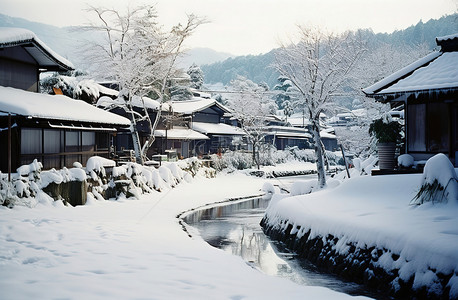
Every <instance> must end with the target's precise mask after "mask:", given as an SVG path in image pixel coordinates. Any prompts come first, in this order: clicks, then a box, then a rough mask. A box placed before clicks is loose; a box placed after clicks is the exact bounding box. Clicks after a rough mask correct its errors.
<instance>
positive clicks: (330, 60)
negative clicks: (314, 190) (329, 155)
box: [274, 26, 365, 187]
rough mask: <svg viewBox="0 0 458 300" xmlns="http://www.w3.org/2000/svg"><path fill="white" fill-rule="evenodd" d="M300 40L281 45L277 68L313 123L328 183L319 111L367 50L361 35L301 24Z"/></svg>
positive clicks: (320, 165) (321, 168) (319, 165)
mask: <svg viewBox="0 0 458 300" xmlns="http://www.w3.org/2000/svg"><path fill="white" fill-rule="evenodd" d="M298 28H299V42H298V43H291V44H289V45H281V47H280V49H279V51H278V52H277V54H276V60H275V63H274V67H275V69H276V70H277V71H278V72H279V73H280V75H281V76H283V77H285V78H287V79H289V80H290V81H291V84H292V89H293V90H294V92H295V94H296V97H295V98H296V99H297V100H296V101H298V103H299V105H300V106H301V107H302V109H303V112H304V113H305V115H306V116H307V117H308V119H309V120H310V123H311V133H312V135H313V140H314V144H315V153H316V157H317V171H318V181H319V184H320V187H324V186H325V185H326V174H325V169H324V149H323V147H322V142H321V136H320V121H319V119H320V114H321V113H322V112H324V111H325V110H327V109H329V106H330V105H332V101H331V99H332V95H333V94H334V93H336V92H337V91H338V90H339V89H340V87H341V85H342V83H343V82H344V81H345V79H346V76H348V75H349V73H350V71H351V70H352V68H354V66H355V64H356V62H357V61H358V59H359V58H360V57H361V55H362V54H363V53H364V51H365V47H364V46H363V43H362V41H361V39H360V38H359V36H358V35H357V34H355V33H351V32H347V33H345V34H342V35H335V34H332V33H327V32H323V31H321V30H320V29H317V28H309V27H302V26H299V27H298Z"/></svg>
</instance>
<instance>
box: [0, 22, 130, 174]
mask: <svg viewBox="0 0 458 300" xmlns="http://www.w3.org/2000/svg"><path fill="white" fill-rule="evenodd" d="M71 69H73V66H72V64H71V63H70V62H68V61H67V60H65V59H64V58H62V57H60V56H59V55H58V54H56V53H54V52H53V51H52V50H51V49H49V48H48V47H47V46H46V45H45V44H44V43H43V42H42V41H40V40H39V39H38V38H37V37H36V35H35V34H34V33H32V32H31V31H28V30H25V29H19V28H0V170H1V171H2V172H7V171H11V170H12V171H14V170H16V168H17V167H19V166H20V165H23V164H29V163H30V162H32V161H33V160H34V159H37V160H38V161H40V162H41V163H42V164H43V166H44V168H45V169H49V168H62V167H64V166H67V167H69V166H72V165H73V163H74V162H75V161H78V162H81V163H83V164H84V163H85V162H86V160H87V158H89V157H90V156H93V155H101V156H106V157H108V156H109V149H110V146H111V145H112V144H111V142H112V134H113V133H115V132H116V131H117V130H118V129H119V128H120V127H126V126H129V124H130V123H129V120H127V119H126V118H123V117H121V116H117V115H114V114H111V113H109V112H106V111H103V110H101V109H98V108H96V107H94V106H92V105H89V104H87V103H85V102H84V101H80V100H73V99H71V98H68V97H66V96H63V95H47V94H40V93H38V85H39V74H40V73H41V72H44V71H67V70H71Z"/></svg>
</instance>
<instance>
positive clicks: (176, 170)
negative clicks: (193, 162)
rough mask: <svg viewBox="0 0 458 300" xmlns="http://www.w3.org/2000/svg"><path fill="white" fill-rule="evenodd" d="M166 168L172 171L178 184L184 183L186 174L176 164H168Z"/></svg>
mask: <svg viewBox="0 0 458 300" xmlns="http://www.w3.org/2000/svg"><path fill="white" fill-rule="evenodd" d="M165 166H166V167H167V168H169V169H170V172H172V175H173V176H174V177H175V178H176V180H177V181H178V182H181V181H183V177H184V172H183V170H182V169H181V168H180V167H178V165H177V164H176V163H168V164H165Z"/></svg>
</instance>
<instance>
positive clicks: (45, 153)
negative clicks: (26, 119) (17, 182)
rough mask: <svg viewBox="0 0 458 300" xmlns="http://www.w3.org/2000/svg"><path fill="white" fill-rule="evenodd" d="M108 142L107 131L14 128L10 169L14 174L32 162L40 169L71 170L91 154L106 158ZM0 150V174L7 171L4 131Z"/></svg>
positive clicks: (0, 137)
mask: <svg viewBox="0 0 458 300" xmlns="http://www.w3.org/2000/svg"><path fill="white" fill-rule="evenodd" d="M2 123H3V122H2ZM110 142H111V141H110V134H109V133H107V132H94V131H83V130H68V129H52V128H40V127H14V128H13V129H12V143H11V146H12V148H11V153H12V160H11V168H12V171H13V172H15V171H16V169H17V168H18V167H20V166H21V165H25V164H30V163H31V162H32V161H33V160H34V159H37V160H38V161H39V162H41V163H42V164H43V168H44V169H51V168H56V169H60V168H62V167H72V166H73V163H74V162H81V163H82V164H85V163H86V161H87V159H88V158H89V157H91V156H94V155H98V156H103V157H108V156H109V145H110ZM0 151H1V155H0V168H1V172H7V171H8V156H7V153H8V130H2V131H1V132H0Z"/></svg>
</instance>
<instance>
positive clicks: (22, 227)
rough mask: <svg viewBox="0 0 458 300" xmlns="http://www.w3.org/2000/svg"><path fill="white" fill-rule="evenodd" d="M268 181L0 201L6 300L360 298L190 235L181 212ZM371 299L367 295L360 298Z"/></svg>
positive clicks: (200, 181)
mask: <svg viewBox="0 0 458 300" xmlns="http://www.w3.org/2000/svg"><path fill="white" fill-rule="evenodd" d="M265 181H266V179H263V178H256V177H251V176H246V175H244V174H241V173H235V174H219V175H218V176H217V177H216V178H212V179H207V178H202V177H199V178H195V179H193V180H191V182H189V183H188V182H183V183H181V184H179V185H177V186H176V187H175V188H173V189H165V190H163V191H162V192H156V191H152V193H151V194H144V195H140V197H139V198H140V199H139V200H131V199H119V200H118V201H112V200H108V201H107V200H97V199H93V201H90V202H88V203H86V205H81V206H76V207H69V206H64V205H63V203H62V201H55V202H54V203H52V204H51V203H46V202H39V203H38V204H37V206H35V207H34V208H28V207H24V206H15V207H13V208H12V209H9V208H6V207H0V276H1V278H2V280H0V290H1V291H2V292H1V295H2V296H1V297H2V299H32V298H34V299H56V298H65V299H139V298H143V299H204V298H213V299H242V298H243V299H304V297H307V298H310V299H350V298H352V297H350V296H348V295H345V294H342V293H337V292H334V291H332V290H329V289H326V288H322V287H307V286H301V285H297V284H294V283H292V282H290V281H288V280H286V279H281V278H276V277H271V276H268V275H265V274H262V273H261V272H259V271H257V270H255V269H253V268H251V267H249V266H248V265H247V264H246V263H245V262H243V260H242V259H241V258H240V257H236V256H232V255H230V254H228V253H225V252H223V251H221V250H218V249H215V248H213V247H211V246H209V245H208V244H207V243H205V242H204V241H203V240H202V239H201V238H200V237H199V236H198V235H193V238H189V237H188V235H187V234H186V233H185V232H184V231H183V230H182V228H181V225H180V223H179V220H178V219H177V218H176V216H177V215H178V214H180V213H181V212H183V211H187V210H190V209H192V208H196V207H199V206H202V205H205V204H209V203H214V202H220V201H224V200H225V199H227V198H238V197H243V196H247V195H255V194H259V191H260V189H261V187H262V186H263V184H264V183H265ZM360 298H363V297H360Z"/></svg>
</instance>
